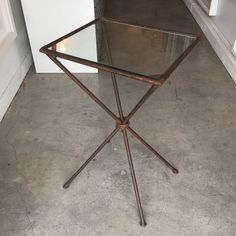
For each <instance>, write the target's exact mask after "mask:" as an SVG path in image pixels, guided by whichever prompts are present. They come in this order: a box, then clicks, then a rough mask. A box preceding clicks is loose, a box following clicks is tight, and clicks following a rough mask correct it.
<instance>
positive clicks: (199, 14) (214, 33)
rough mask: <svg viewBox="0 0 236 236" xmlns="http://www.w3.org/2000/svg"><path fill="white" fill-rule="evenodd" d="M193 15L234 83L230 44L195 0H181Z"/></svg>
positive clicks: (235, 62)
mask: <svg viewBox="0 0 236 236" xmlns="http://www.w3.org/2000/svg"><path fill="white" fill-rule="evenodd" d="M183 1H184V2H185V4H186V5H187V7H188V8H189V10H190V12H191V13H192V15H193V17H194V18H195V20H196V21H197V23H198V24H199V26H200V27H201V29H202V31H203V32H204V34H205V35H206V37H207V39H208V40H209V42H210V44H211V46H212V47H213V49H214V50H215V52H216V54H217V55H218V57H219V58H220V60H221V61H222V63H223V64H224V66H225V68H226V69H227V71H228V72H229V74H230V75H231V77H232V78H233V80H234V82H235V83H236V58H235V57H234V55H233V53H232V46H231V45H230V44H229V42H228V41H227V40H226V38H225V37H224V35H223V34H222V33H221V31H220V30H219V29H218V28H217V26H216V25H215V24H214V22H212V20H211V17H209V16H207V14H206V13H205V12H204V11H203V10H202V9H201V7H200V6H199V5H198V4H197V3H196V1H195V0H183Z"/></svg>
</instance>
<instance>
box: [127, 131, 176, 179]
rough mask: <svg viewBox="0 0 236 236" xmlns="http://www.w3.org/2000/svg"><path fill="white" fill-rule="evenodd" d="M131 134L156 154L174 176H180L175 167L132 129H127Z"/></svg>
mask: <svg viewBox="0 0 236 236" xmlns="http://www.w3.org/2000/svg"><path fill="white" fill-rule="evenodd" d="M127 129H128V130H129V132H130V133H131V134H132V135H133V136H134V137H135V138H137V139H138V140H139V141H140V142H141V143H142V144H143V145H144V146H146V147H147V148H148V149H149V150H150V151H151V152H153V153H154V154H155V156H156V157H158V158H159V159H160V160H161V161H163V162H164V163H165V164H166V166H167V167H169V168H170V169H171V170H172V172H173V173H174V174H178V173H179V171H178V170H177V169H176V168H175V167H173V166H172V165H171V164H170V163H169V162H168V161H167V160H166V159H165V158H164V157H163V156H161V155H160V154H159V153H158V152H157V151H156V150H155V149H154V148H153V147H152V146H150V145H149V144H148V143H147V142H146V141H145V140H144V139H143V138H142V137H141V136H140V135H139V134H137V133H136V132H135V131H134V130H133V129H132V128H130V127H128V128H127Z"/></svg>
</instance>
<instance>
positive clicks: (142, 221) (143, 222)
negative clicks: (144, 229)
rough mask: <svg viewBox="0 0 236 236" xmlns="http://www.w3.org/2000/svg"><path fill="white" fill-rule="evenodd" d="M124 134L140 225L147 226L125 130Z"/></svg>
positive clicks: (124, 130)
mask: <svg viewBox="0 0 236 236" xmlns="http://www.w3.org/2000/svg"><path fill="white" fill-rule="evenodd" d="M122 133H123V137H124V142H125V148H126V152H127V157H128V162H129V167H130V172H131V177H132V183H133V187H134V193H135V197H136V201H137V205H138V213H139V218H140V222H139V224H140V225H142V226H145V225H146V224H147V223H146V221H145V218H144V215H143V209H142V205H141V200H140V196H139V191H138V184H137V181H136V177H135V171H134V165H133V160H132V156H131V152H130V147H129V141H128V136H127V131H126V129H123V130H122Z"/></svg>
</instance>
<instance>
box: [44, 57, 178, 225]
mask: <svg viewBox="0 0 236 236" xmlns="http://www.w3.org/2000/svg"><path fill="white" fill-rule="evenodd" d="M47 55H48V56H49V58H50V59H51V60H52V61H53V62H54V63H55V64H57V65H58V66H59V67H60V68H61V69H62V70H63V71H64V72H65V73H66V74H67V75H68V76H69V77H70V78H71V79H72V80H73V81H74V82H75V83H76V84H77V85H78V86H79V87H80V88H81V89H82V90H84V91H85V92H86V93H87V94H88V95H89V96H90V97H91V98H92V99H93V100H94V101H95V102H96V103H97V104H98V105H99V106H100V107H101V108H102V109H103V110H105V111H106V112H107V113H108V114H109V115H110V116H111V117H112V118H113V119H114V120H115V121H116V128H115V129H114V130H113V131H112V132H111V134H110V135H109V136H108V137H107V138H106V139H105V140H104V141H103V142H102V143H101V144H100V146H99V147H98V148H97V149H96V150H95V151H94V152H93V154H92V155H91V156H90V157H89V158H88V159H87V160H86V161H85V162H84V163H83V165H82V166H81V167H80V168H79V169H78V170H77V171H76V172H75V173H74V174H73V175H72V177H71V178H70V179H69V180H68V181H67V182H66V183H65V184H64V185H63V187H64V188H68V187H69V186H70V184H71V183H72V181H73V180H74V179H75V178H76V177H77V176H78V174H80V172H81V171H82V170H83V169H84V168H85V167H86V166H87V165H88V164H89V163H90V162H91V161H92V160H93V159H94V158H95V157H96V155H97V154H98V153H99V152H100V151H101V150H102V149H103V147H104V146H105V145H106V144H107V143H108V142H109V141H110V140H111V139H112V138H113V137H114V136H115V134H117V132H118V131H121V132H122V134H123V138H124V143H125V148H126V153H127V158H128V163H129V168H130V173H131V177H132V183H133V187H134V193H135V197H136V201H137V206H138V213H139V218H140V225H142V226H145V225H146V221H145V217H144V214H143V210H142V204H141V199H140V195H139V190H138V184H137V180H136V176H135V170H134V165H133V160H132V156H131V151H130V146H129V140H128V135H127V130H128V131H129V132H130V133H131V134H132V135H133V136H134V137H135V138H137V139H138V140H139V141H140V142H141V143H142V144H144V145H145V146H146V147H147V148H148V149H149V150H150V151H151V152H153V153H154V154H155V156H156V157H158V158H159V159H160V160H161V161H162V162H164V163H165V165H166V166H167V167H169V168H170V169H171V170H172V172H173V173H175V174H177V173H178V170H177V169H176V168H175V167H173V166H172V165H171V164H170V163H169V162H168V161H167V160H166V159H164V157H162V156H161V155H160V154H159V153H158V152H157V151H156V150H155V149H154V148H153V147H151V146H150V145H149V144H148V143H147V142H146V141H145V140H144V139H143V138H142V137H141V136H140V135H139V134H137V133H136V132H135V131H134V130H133V129H132V128H131V127H130V126H129V120H130V119H131V117H132V116H133V115H134V114H135V112H136V111H137V110H138V109H139V108H140V107H141V106H142V105H143V104H144V102H145V101H146V100H147V99H148V98H149V97H150V96H151V94H152V93H153V92H154V91H155V90H156V89H157V88H158V85H152V86H151V87H150V89H149V90H148V91H147V92H146V93H145V94H144V96H143V97H142V98H141V99H140V100H139V102H138V103H137V105H136V106H135V107H134V108H133V109H132V110H131V112H130V113H129V114H128V115H127V116H126V117H125V116H124V114H123V110H122V105H121V101H120V96H119V90H118V86H117V81H116V77H115V74H114V73H111V77H112V83H113V88H114V93H115V98H116V103H117V108H118V112H119V117H117V116H116V115H115V114H114V113H113V112H112V111H111V110H110V109H109V108H108V107H107V106H106V105H105V104H104V103H103V102H102V101H101V100H100V99H99V98H97V97H96V96H95V95H94V94H93V93H92V92H91V91H90V90H89V89H88V88H87V87H85V85H83V84H82V83H81V82H80V81H79V80H78V79H77V78H76V77H75V76H74V75H73V74H72V73H71V72H70V71H69V70H68V69H67V68H66V67H65V66H64V65H62V64H61V62H59V61H58V60H57V59H56V57H54V56H53V55H52V54H50V55H49V54H47Z"/></svg>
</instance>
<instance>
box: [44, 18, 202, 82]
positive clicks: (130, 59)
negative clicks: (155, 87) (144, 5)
mask: <svg viewBox="0 0 236 236" xmlns="http://www.w3.org/2000/svg"><path fill="white" fill-rule="evenodd" d="M197 39H198V37H197V36H195V35H191V34H185V33H178V32H171V31H168V30H162V29H155V28H151V27H146V26H137V25H132V24H127V23H122V22H118V21H114V20H110V19H106V18H99V19H96V20H94V21H93V22H90V23H89V24H87V25H85V26H83V27H81V28H79V29H77V30H75V31H73V32H71V33H70V34H68V35H65V36H64V37H62V38H60V39H58V40H56V41H54V42H52V43H50V44H48V45H46V46H45V47H44V48H46V49H47V50H48V51H49V52H53V53H54V54H55V55H56V56H58V57H59V58H60V57H61V58H64V59H67V60H70V59H71V60H72V61H75V62H76V59H79V61H78V63H80V64H85V65H89V66H92V67H95V68H101V66H102V68H106V69H107V70H108V71H111V70H112V69H115V72H117V71H118V72H121V74H122V73H125V74H130V75H133V76H138V77H143V78H146V79H149V80H159V79H161V78H163V77H164V76H165V74H167V73H169V71H170V70H172V71H173V70H174V69H175V67H176V66H177V65H178V64H179V62H180V61H182V60H183V58H184V56H185V55H186V54H187V53H188V52H189V51H190V50H191V49H192V47H193V46H194V45H195V43H196V41H197ZM169 74H170V73H169Z"/></svg>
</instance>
